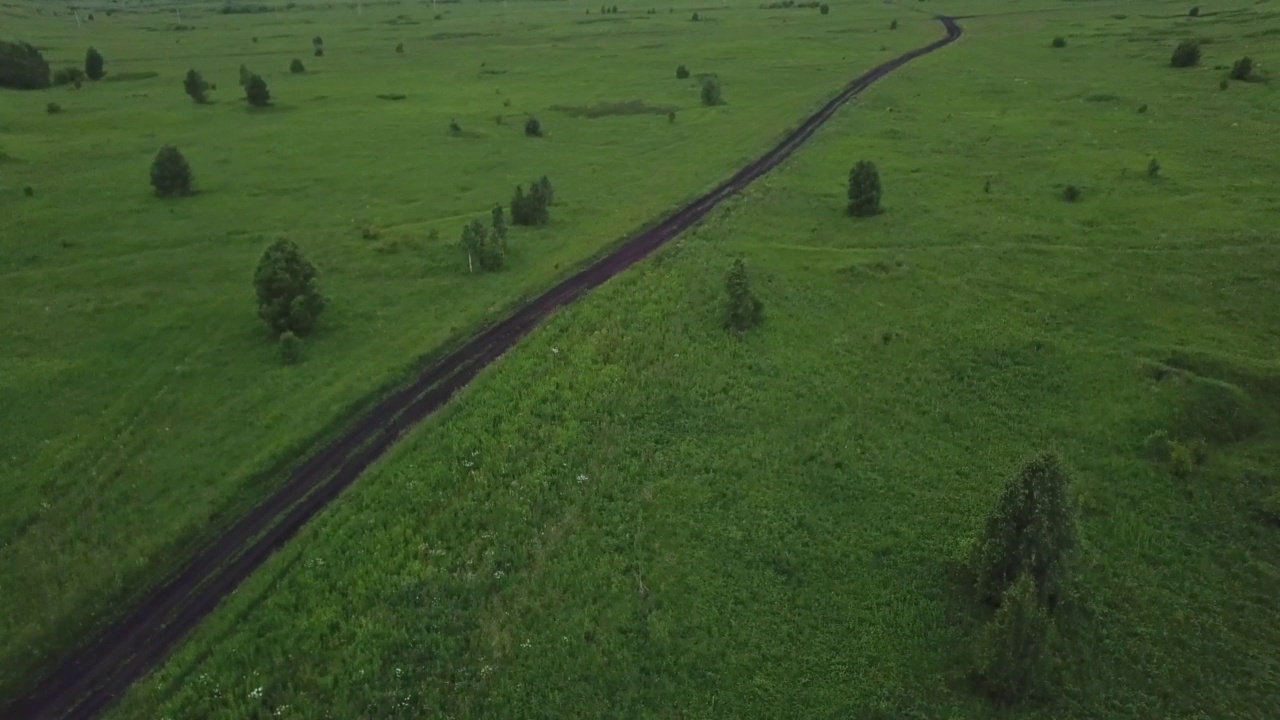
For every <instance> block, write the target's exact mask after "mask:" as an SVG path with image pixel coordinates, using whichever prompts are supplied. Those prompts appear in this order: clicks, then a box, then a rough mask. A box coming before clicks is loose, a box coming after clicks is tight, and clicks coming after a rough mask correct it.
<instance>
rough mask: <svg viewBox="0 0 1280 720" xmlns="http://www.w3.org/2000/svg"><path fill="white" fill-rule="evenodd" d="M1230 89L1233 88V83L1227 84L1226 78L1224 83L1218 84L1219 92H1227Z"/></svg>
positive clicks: (1223, 80)
mask: <svg viewBox="0 0 1280 720" xmlns="http://www.w3.org/2000/svg"><path fill="white" fill-rule="evenodd" d="M1229 87H1231V83H1229V82H1227V79H1226V78H1223V79H1222V82H1220V83H1218V89H1219V90H1226V89H1227V88H1229Z"/></svg>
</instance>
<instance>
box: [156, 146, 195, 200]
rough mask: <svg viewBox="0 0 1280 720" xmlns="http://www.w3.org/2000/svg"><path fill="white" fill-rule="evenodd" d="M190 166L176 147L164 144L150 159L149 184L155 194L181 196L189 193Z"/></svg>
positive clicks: (167, 196)
mask: <svg viewBox="0 0 1280 720" xmlns="http://www.w3.org/2000/svg"><path fill="white" fill-rule="evenodd" d="M191 181H192V177H191V166H190V165H189V164H187V159H186V158H185V157H183V156H182V153H181V152H179V151H178V148H176V147H174V146H172V145H165V146H164V147H162V148H160V151H159V152H157V153H156V157H155V159H154V160H152V161H151V186H152V187H153V188H155V191H156V196H157V197H162V198H171V197H182V196H183V195H190V194H191Z"/></svg>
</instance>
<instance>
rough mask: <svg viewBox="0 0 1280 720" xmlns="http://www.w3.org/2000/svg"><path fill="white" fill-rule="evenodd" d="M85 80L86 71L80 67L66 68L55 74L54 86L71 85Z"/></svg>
mask: <svg viewBox="0 0 1280 720" xmlns="http://www.w3.org/2000/svg"><path fill="white" fill-rule="evenodd" d="M83 79H84V70H82V69H80V68H78V67H74V66H72V67H65V68H62V69H60V70H57V71H55V72H54V73H53V84H54V85H71V84H73V83H78V82H80V81H81V80H83Z"/></svg>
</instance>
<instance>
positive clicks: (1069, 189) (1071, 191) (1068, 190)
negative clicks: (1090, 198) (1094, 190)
mask: <svg viewBox="0 0 1280 720" xmlns="http://www.w3.org/2000/svg"><path fill="white" fill-rule="evenodd" d="M1062 199H1063V200H1066V201H1067V202H1070V203H1073V202H1075V201H1077V200H1079V199H1080V188H1078V187H1076V186H1075V185H1068V186H1066V187H1065V188H1063V189H1062Z"/></svg>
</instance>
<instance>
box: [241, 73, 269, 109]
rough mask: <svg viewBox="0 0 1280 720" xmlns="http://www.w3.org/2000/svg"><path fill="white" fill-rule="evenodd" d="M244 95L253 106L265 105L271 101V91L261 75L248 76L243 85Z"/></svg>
mask: <svg viewBox="0 0 1280 720" xmlns="http://www.w3.org/2000/svg"><path fill="white" fill-rule="evenodd" d="M244 97H245V99H246V100H248V101H249V104H250V105H252V106H254V107H265V106H266V105H268V104H269V103H270V102H271V93H270V91H268V90H267V83H266V81H265V80H263V79H262V76H261V75H253V76H250V78H249V82H248V83H246V84H245V86H244Z"/></svg>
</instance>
